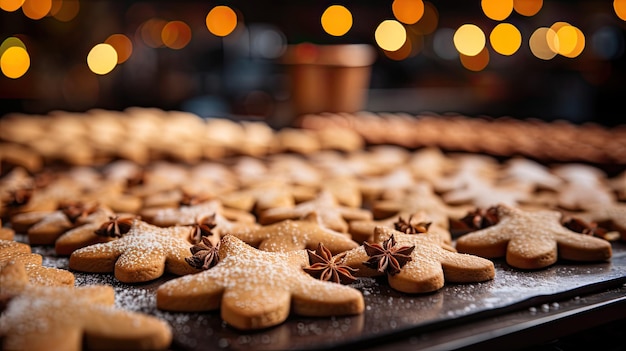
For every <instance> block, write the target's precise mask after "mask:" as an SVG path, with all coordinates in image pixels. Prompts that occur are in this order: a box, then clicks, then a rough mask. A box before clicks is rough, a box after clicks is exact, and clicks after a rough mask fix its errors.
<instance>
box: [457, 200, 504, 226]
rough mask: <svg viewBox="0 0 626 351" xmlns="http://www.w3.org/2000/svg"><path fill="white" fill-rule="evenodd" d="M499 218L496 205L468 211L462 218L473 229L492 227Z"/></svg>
mask: <svg viewBox="0 0 626 351" xmlns="http://www.w3.org/2000/svg"><path fill="white" fill-rule="evenodd" d="M499 220H500V219H499V218H498V212H497V210H496V207H495V206H492V207H489V208H487V209H484V208H477V209H475V210H474V211H470V212H468V213H467V214H466V215H465V217H463V218H461V219H460V221H461V222H462V223H463V224H465V225H466V226H467V227H468V229H469V230H471V231H474V230H478V229H484V228H487V227H490V226H492V225H495V224H497V223H498V221H499Z"/></svg>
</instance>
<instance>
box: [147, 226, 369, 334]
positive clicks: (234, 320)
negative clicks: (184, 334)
mask: <svg viewBox="0 0 626 351" xmlns="http://www.w3.org/2000/svg"><path fill="white" fill-rule="evenodd" d="M308 263H309V260H308V257H307V252H306V250H298V251H290V252H286V253H278V252H267V251H261V250H258V249H255V248H253V247H252V246H249V245H248V244H246V243H244V242H243V241H241V240H239V239H237V238H236V237H235V236H232V235H226V236H224V237H223V238H222V240H221V242H220V246H219V262H218V263H217V265H215V266H214V267H212V268H210V269H208V270H205V271H203V272H201V273H198V274H192V275H187V276H184V277H180V278H175V279H173V280H170V281H168V282H166V283H164V284H163V285H161V286H160V287H159V288H158V290H157V307H158V308H159V309H162V310H168V311H212V310H218V309H219V310H220V313H221V317H222V319H223V320H224V321H225V322H226V323H228V324H229V325H231V326H232V327H234V328H236V329H241V330H252V329H262V328H268V327H272V326H276V325H278V324H281V323H282V322H284V321H285V320H286V319H287V317H288V316H289V314H290V313H293V314H296V315H302V316H315V317H324V316H339V315H356V314H361V313H363V311H364V307H365V306H364V300H363V295H362V294H361V292H360V291H358V290H356V289H354V288H352V287H348V286H344V285H340V284H336V283H331V282H327V281H321V280H317V279H315V278H313V277H312V276H310V275H309V274H307V273H306V272H304V270H303V269H302V267H303V266H306V265H308Z"/></svg>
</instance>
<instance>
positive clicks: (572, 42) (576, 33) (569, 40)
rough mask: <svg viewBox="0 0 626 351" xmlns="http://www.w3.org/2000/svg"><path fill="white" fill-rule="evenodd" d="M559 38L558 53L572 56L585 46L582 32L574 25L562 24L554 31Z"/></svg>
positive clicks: (579, 52)
mask: <svg viewBox="0 0 626 351" xmlns="http://www.w3.org/2000/svg"><path fill="white" fill-rule="evenodd" d="M556 36H557V38H559V39H558V40H559V51H558V53H559V54H560V55H563V56H565V57H570V58H574V57H576V56H578V55H580V54H581V53H582V51H583V49H584V48H585V36H584V34H583V32H582V31H581V30H580V29H578V28H576V27H574V26H569V25H568V26H563V27H561V28H559V30H558V31H557V32H556Z"/></svg>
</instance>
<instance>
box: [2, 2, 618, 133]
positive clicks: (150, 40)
mask: <svg viewBox="0 0 626 351" xmlns="http://www.w3.org/2000/svg"><path fill="white" fill-rule="evenodd" d="M625 20H626V0H588V1H556V0H482V1H481V0H465V1H452V0H441V1H438V0H430V1H427V0H354V1H323V0H298V1H286V0H273V1H245V0H233V1H184V0H178V1H165V0H161V1H157V0H153V1H146V0H144V1H130V0H107V1H105V0H0V68H1V69H2V72H1V74H0V115H6V114H9V113H11V112H24V113H31V114H44V113H49V112H51V111H54V110H65V111H77V112H80V111H86V110H89V109H93V108H103V109H114V110H123V109H124V108H127V107H130V106H145V107H157V108H162V109H167V110H170V109H176V110H183V111H189V112H193V113H196V114H198V115H200V116H202V117H231V118H237V117H241V118H254V119H259V120H266V121H267V122H268V123H270V124H271V125H274V126H278V127H280V126H285V125H289V124H290V123H291V121H293V120H294V118H295V116H296V115H298V114H302V113H307V112H313V113H317V112H323V111H330V112H354V111H358V110H367V111H373V112H406V113H409V114H418V113H423V112H436V113H446V112H453V113H461V114H465V115H468V116H476V115H486V116H493V117H499V116H511V117H519V118H531V117H532V118H540V119H545V120H557V119H567V120H570V121H572V122H575V123H583V122H597V123H601V124H604V125H616V124H622V123H625V122H626V119H624V117H623V116H622V113H621V112H619V111H620V109H621V107H622V103H623V102H624V101H626V100H625V99H626V89H625V88H624V81H625V78H626V71H625V69H626V67H625V63H626V57H624V41H625V39H624V35H625V29H626V23H625ZM320 96H325V97H324V98H319V97H320ZM318 98H319V99H318ZM333 99H334V100H335V101H334V102H331V100H333ZM337 100H341V101H342V102H345V104H343V105H342V104H338V103H337ZM348 101H350V102H349V103H347V102H348ZM614 111H617V112H614Z"/></svg>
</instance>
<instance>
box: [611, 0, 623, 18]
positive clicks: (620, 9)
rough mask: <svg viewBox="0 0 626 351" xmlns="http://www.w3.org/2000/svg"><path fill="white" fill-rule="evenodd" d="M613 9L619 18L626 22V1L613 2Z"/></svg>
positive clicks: (615, 0) (614, 0) (616, 0)
mask: <svg viewBox="0 0 626 351" xmlns="http://www.w3.org/2000/svg"><path fill="white" fill-rule="evenodd" d="M613 9H614V10H615V14H616V15H617V17H619V18H620V19H621V20H623V21H626V0H613Z"/></svg>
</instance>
